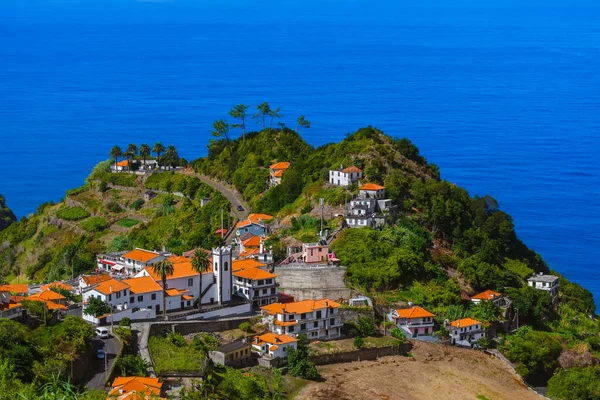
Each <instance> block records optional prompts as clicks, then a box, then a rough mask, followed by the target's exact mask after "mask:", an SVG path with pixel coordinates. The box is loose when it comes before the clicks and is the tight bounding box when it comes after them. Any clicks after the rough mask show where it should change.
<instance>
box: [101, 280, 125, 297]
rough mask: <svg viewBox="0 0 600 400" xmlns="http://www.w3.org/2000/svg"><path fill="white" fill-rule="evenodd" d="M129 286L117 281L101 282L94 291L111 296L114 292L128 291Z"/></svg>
mask: <svg viewBox="0 0 600 400" xmlns="http://www.w3.org/2000/svg"><path fill="white" fill-rule="evenodd" d="M128 287H129V285H127V284H126V283H123V282H121V281H118V280H116V279H109V280H107V281H104V282H100V283H99V284H98V285H97V286H96V287H95V288H94V289H95V290H97V291H98V292H100V293H104V294H111V293H114V292H120V291H121V290H124V289H127V288H128Z"/></svg>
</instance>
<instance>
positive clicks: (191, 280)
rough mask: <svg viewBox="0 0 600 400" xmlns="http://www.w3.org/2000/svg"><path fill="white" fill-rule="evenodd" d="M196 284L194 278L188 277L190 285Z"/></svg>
mask: <svg viewBox="0 0 600 400" xmlns="http://www.w3.org/2000/svg"><path fill="white" fill-rule="evenodd" d="M192 285H194V278H188V287H190V286H192Z"/></svg>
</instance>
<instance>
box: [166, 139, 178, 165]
mask: <svg viewBox="0 0 600 400" xmlns="http://www.w3.org/2000/svg"><path fill="white" fill-rule="evenodd" d="M165 159H166V160H167V162H168V163H169V164H170V167H171V168H172V167H174V166H175V165H177V164H178V163H179V154H177V149H176V148H175V146H173V145H172V144H170V145H169V146H167V151H166V152H165Z"/></svg>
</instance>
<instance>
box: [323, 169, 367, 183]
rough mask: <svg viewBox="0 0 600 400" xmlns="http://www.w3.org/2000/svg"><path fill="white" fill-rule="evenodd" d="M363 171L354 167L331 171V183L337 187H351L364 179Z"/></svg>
mask: <svg viewBox="0 0 600 400" xmlns="http://www.w3.org/2000/svg"><path fill="white" fill-rule="evenodd" d="M362 176H363V174H362V170H361V169H360V168H358V167H355V166H354V165H352V166H350V167H346V168H344V166H343V165H342V166H340V169H331V170H329V183H330V184H331V185H336V186H350V185H352V184H353V183H355V182H358V181H359V180H360V179H362Z"/></svg>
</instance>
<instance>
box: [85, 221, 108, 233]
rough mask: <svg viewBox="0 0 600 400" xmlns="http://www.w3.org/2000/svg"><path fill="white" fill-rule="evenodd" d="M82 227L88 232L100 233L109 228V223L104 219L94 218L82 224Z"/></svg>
mask: <svg viewBox="0 0 600 400" xmlns="http://www.w3.org/2000/svg"><path fill="white" fill-rule="evenodd" d="M81 227H82V228H83V229H85V230H86V231H88V232H100V231H103V230H105V229H106V228H108V227H109V223H108V221H107V220H105V219H104V218H102V217H92V218H90V219H88V220H86V221H84V222H82V223H81Z"/></svg>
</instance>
